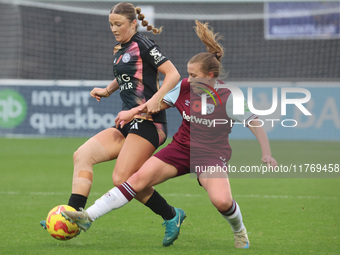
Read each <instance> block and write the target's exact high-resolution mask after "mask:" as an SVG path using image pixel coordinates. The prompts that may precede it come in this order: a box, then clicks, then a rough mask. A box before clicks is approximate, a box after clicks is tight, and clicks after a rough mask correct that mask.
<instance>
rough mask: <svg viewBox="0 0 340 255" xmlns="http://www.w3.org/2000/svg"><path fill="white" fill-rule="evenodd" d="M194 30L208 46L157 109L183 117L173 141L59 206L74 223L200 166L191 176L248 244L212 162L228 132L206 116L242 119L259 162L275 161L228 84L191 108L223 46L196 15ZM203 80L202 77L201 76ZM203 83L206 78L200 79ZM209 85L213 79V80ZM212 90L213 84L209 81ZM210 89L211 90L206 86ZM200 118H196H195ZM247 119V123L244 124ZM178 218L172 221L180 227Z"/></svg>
mask: <svg viewBox="0 0 340 255" xmlns="http://www.w3.org/2000/svg"><path fill="white" fill-rule="evenodd" d="M196 25H197V26H196V33H197V35H198V37H199V38H200V39H201V41H202V42H203V43H204V44H205V45H206V48H207V51H208V52H203V53H199V54H197V55H195V56H194V57H192V58H191V59H190V61H189V62H188V65H187V69H188V74H189V78H188V79H184V80H182V81H181V82H179V83H178V84H177V86H176V87H175V88H174V89H172V90H171V91H170V92H169V93H168V94H167V95H166V96H165V97H164V99H163V104H162V109H166V108H169V107H170V106H174V107H176V108H177V109H178V111H179V112H180V113H181V114H182V116H183V121H182V124H181V126H180V127H179V130H178V132H177V133H176V134H175V135H174V137H173V141H172V142H171V143H170V144H168V145H167V146H166V147H165V148H163V149H162V150H160V151H159V152H157V153H156V154H154V155H153V156H152V157H151V158H150V159H149V160H147V161H146V162H145V163H144V164H143V166H142V167H141V169H139V170H138V171H137V172H136V173H135V174H133V175H132V176H131V177H130V178H129V179H128V180H127V181H126V182H124V183H123V184H122V185H120V186H118V187H114V188H113V189H111V190H110V191H108V192H107V193H106V194H105V195H103V196H102V197H101V198H100V199H98V200H97V201H96V202H95V203H94V204H93V205H92V206H90V207H89V208H88V209H87V210H86V211H84V210H82V211H78V212H71V211H64V212H62V215H63V216H64V217H65V218H66V219H68V220H70V221H71V222H73V223H77V224H78V226H79V227H80V228H85V229H88V228H89V227H90V226H91V223H92V222H93V221H94V220H96V219H98V218H99V217H101V216H102V215H104V214H106V213H108V212H110V211H111V210H114V209H117V208H120V207H122V206H123V205H125V204H127V203H128V202H129V201H130V200H132V199H133V198H134V197H135V196H136V194H138V193H139V192H142V191H143V190H145V189H147V188H149V187H152V186H153V185H156V184H159V183H161V182H164V181H165V180H167V179H170V178H173V177H177V176H180V175H183V174H187V173H189V172H190V169H196V167H197V166H201V167H202V168H200V169H206V168H207V167H210V168H209V169H210V170H211V171H210V172H209V171H208V172H207V171H200V170H199V171H196V174H197V179H198V181H199V183H200V185H202V186H203V187H204V189H205V190H206V191H207V192H208V195H209V198H210V200H211V202H212V204H213V205H214V206H215V207H216V209H217V210H218V211H219V212H220V213H221V215H222V216H223V218H225V219H226V220H227V222H228V223H229V224H230V226H231V228H232V231H233V233H234V239H235V247H236V248H249V247H250V243H249V239H248V235H247V230H246V227H245V225H244V223H243V219H242V214H241V210H240V207H239V205H238V204H237V203H236V201H235V200H234V199H233V197H232V194H231V189H230V183H229V179H228V173H227V172H223V171H221V172H217V171H216V170H217V167H220V168H223V167H225V166H227V163H228V161H229V159H230V157H231V148H230V145H229V141H228V135H229V133H230V132H231V127H226V126H225V125H216V126H209V124H208V123H211V121H212V120H214V119H216V118H224V119H226V120H228V121H229V123H230V121H231V120H233V121H245V123H248V124H249V125H248V128H249V129H250V130H251V131H252V132H253V133H254V135H255V137H256V138H257V140H258V142H259V144H260V147H261V150H262V162H264V163H267V164H269V165H271V166H273V167H274V166H276V165H277V163H276V160H275V159H274V158H273V157H272V156H271V150H270V145H269V141H268V138H267V135H266V133H265V131H264V129H263V128H262V127H260V126H258V125H256V119H257V116H256V115H254V114H252V113H251V112H249V111H246V112H245V114H244V115H242V116H241V115H238V116H235V115H234V114H233V102H232V96H230V95H231V93H230V91H229V90H228V89H224V88H222V89H221V88H220V89H218V92H217V93H218V94H219V97H220V98H221V102H222V105H215V107H214V109H210V110H209V114H207V115H202V114H201V112H200V111H198V110H197V107H196V104H195V102H196V101H200V100H201V95H200V94H202V91H203V90H202V89H203V88H202V87H200V86H199V85H198V84H202V82H201V81H205V80H209V81H211V80H213V81H214V83H215V82H216V84H219V83H222V82H221V81H217V77H218V76H219V74H220V68H221V64H220V61H221V58H222V57H223V54H224V52H223V48H222V46H221V45H220V44H219V43H218V39H219V38H218V37H217V36H218V35H217V34H214V33H213V29H212V28H211V27H209V25H208V24H207V23H205V24H202V23H200V22H198V21H196ZM203 83H204V82H203ZM204 84H205V85H204V86H205V88H204V90H206V88H207V87H208V88H209V86H207V85H209V84H206V83H204ZM213 86H214V84H213ZM211 89H212V90H213V91H214V90H215V89H214V88H213V87H211ZM208 92H209V93H210V94H211V91H208ZM213 100H214V99H213V98H207V104H211V105H214V102H213ZM143 107H144V106H142V107H136V108H133V109H131V110H129V111H122V112H120V113H119V114H118V116H117V118H116V124H117V125H125V123H128V122H129V121H130V120H131V119H132V118H133V117H134V116H135V115H136V114H138V113H139V112H140V111H141V110H143ZM199 118H201V120H200V119H199ZM250 124H252V125H250ZM180 225H181V222H178V227H180Z"/></svg>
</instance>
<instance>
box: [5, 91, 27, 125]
mask: <svg viewBox="0 0 340 255" xmlns="http://www.w3.org/2000/svg"><path fill="white" fill-rule="evenodd" d="M26 113H27V106H26V101H25V99H24V98H23V97H22V96H21V95H20V94H19V93H17V92H16V91H15V90H12V89H4V90H0V127H1V128H13V127H16V126H18V125H20V124H21V122H23V121H24V119H25V117H26Z"/></svg>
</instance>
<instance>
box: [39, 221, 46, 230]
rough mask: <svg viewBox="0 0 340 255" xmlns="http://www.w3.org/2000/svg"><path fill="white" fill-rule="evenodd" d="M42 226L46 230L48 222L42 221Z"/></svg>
mask: <svg viewBox="0 0 340 255" xmlns="http://www.w3.org/2000/svg"><path fill="white" fill-rule="evenodd" d="M40 226H42V228H43V229H46V220H42V221H40Z"/></svg>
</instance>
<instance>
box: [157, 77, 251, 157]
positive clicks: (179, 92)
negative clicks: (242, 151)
mask: <svg viewBox="0 0 340 255" xmlns="http://www.w3.org/2000/svg"><path fill="white" fill-rule="evenodd" d="M217 82H218V83H221V82H222V81H217ZM217 92H218V95H219V97H220V98H221V102H222V105H221V104H220V103H219V102H218V103H216V104H215V101H214V100H213V99H212V98H210V97H208V98H207V106H208V107H210V109H209V110H208V111H207V114H206V115H203V114H202V113H201V95H198V94H195V93H194V92H193V90H192V88H191V86H190V83H189V82H188V79H183V80H182V81H180V82H179V83H178V84H177V85H176V87H175V88H174V89H172V90H171V91H170V92H169V93H168V94H167V95H166V96H165V97H164V102H166V103H167V104H168V105H170V106H173V107H176V108H177V110H178V111H179V112H180V114H181V115H182V117H183V121H182V124H181V126H180V128H179V130H178V132H177V133H176V134H175V135H174V137H173V141H174V142H175V143H177V144H178V145H179V146H181V147H182V148H183V149H190V150H191V151H192V152H193V151H195V154H197V155H200V154H205V153H207V152H209V153H214V152H216V153H217V152H218V153H220V152H221V151H224V152H225V153H226V154H224V155H225V157H226V158H227V160H229V159H230V157H231V148H230V145H229V141H228V136H229V133H230V132H231V129H232V125H229V124H228V125H226V124H224V125H221V124H217V125H216V123H214V121H215V120H216V119H224V120H226V121H228V123H231V120H232V121H233V122H235V121H238V122H242V121H243V120H246V121H250V120H252V119H254V118H256V117H257V116H256V115H254V114H252V113H251V112H245V115H242V116H240V115H234V114H233V109H232V108H233V104H232V96H230V95H231V92H230V90H229V89H224V88H223V89H219V90H218V91H217Z"/></svg>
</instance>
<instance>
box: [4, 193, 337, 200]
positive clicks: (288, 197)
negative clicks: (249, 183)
mask: <svg viewBox="0 0 340 255" xmlns="http://www.w3.org/2000/svg"><path fill="white" fill-rule="evenodd" d="M91 194H92V195H94V196H98V197H99V196H101V195H103V194H100V193H99V192H92V193H91ZM0 195H30V196H65V195H69V193H68V192H24V193H23V192H18V191H0ZM163 196H165V197H167V196H168V197H203V196H204V194H186V193H163ZM234 197H240V198H266V199H327V200H337V199H338V197H330V196H302V195H301V196H290V195H258V194H247V195H241V194H239V195H234Z"/></svg>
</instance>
